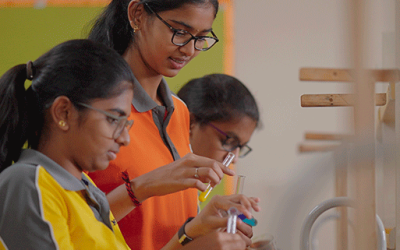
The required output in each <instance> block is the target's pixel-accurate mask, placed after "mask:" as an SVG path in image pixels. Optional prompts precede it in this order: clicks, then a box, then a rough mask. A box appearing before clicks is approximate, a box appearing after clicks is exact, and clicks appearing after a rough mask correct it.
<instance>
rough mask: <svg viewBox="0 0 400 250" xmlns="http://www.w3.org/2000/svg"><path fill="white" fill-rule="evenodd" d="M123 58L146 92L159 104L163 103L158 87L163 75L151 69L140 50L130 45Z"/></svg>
mask: <svg viewBox="0 0 400 250" xmlns="http://www.w3.org/2000/svg"><path fill="white" fill-rule="evenodd" d="M123 58H124V59H125V61H127V62H128V64H129V65H130V67H131V70H132V72H133V74H134V75H135V77H136V79H137V80H138V81H139V83H140V85H142V87H143V89H144V90H145V91H146V93H147V94H148V95H149V96H150V98H151V99H153V100H154V101H155V102H156V103H157V104H158V105H163V103H162V101H161V98H160V96H158V92H157V90H158V87H159V86H160V83H161V80H162V75H161V74H159V73H158V72H156V71H154V70H153V69H151V68H150V67H149V66H148V64H147V63H146V62H145V61H144V60H143V57H142V56H141V55H140V54H139V52H138V50H136V49H133V46H131V47H129V48H128V49H127V50H126V51H125V53H124V54H123Z"/></svg>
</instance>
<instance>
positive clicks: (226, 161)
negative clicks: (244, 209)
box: [199, 152, 235, 202]
mask: <svg viewBox="0 0 400 250" xmlns="http://www.w3.org/2000/svg"><path fill="white" fill-rule="evenodd" d="M234 158H235V154H234V153H232V152H229V153H228V155H227V156H226V157H225V159H224V160H223V161H222V165H224V166H225V167H229V165H230V164H231V162H232V161H233V159H234ZM211 190H213V187H211V184H210V183H208V186H207V189H206V191H204V192H202V193H201V194H200V195H199V201H201V202H204V201H205V200H206V199H207V197H208V195H209V194H210V193H211Z"/></svg>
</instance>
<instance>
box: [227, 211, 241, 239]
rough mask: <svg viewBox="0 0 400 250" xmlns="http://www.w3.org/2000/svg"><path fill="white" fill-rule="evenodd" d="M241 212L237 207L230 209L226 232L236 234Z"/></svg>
mask: <svg viewBox="0 0 400 250" xmlns="http://www.w3.org/2000/svg"><path fill="white" fill-rule="evenodd" d="M238 214H239V211H238V210H237V209H236V208H235V207H231V208H229V209H228V216H229V217H228V223H227V225H226V232H227V233H231V234H234V233H236V221H237V217H238Z"/></svg>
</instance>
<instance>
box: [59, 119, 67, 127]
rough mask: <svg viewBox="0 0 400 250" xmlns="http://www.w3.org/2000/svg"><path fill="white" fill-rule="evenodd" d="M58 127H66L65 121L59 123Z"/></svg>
mask: <svg viewBox="0 0 400 250" xmlns="http://www.w3.org/2000/svg"><path fill="white" fill-rule="evenodd" d="M58 125H60V126H61V127H65V125H67V124H66V123H65V121H63V120H61V121H59V122H58Z"/></svg>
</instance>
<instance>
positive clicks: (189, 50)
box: [179, 39, 197, 57]
mask: <svg viewBox="0 0 400 250" xmlns="http://www.w3.org/2000/svg"><path fill="white" fill-rule="evenodd" d="M194 43H195V39H192V40H190V41H189V42H188V43H187V44H185V45H183V46H181V47H179V50H180V51H181V52H182V53H183V54H185V56H188V57H191V56H193V55H194V54H195V53H196V51H197V50H196V49H195V48H194Z"/></svg>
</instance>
